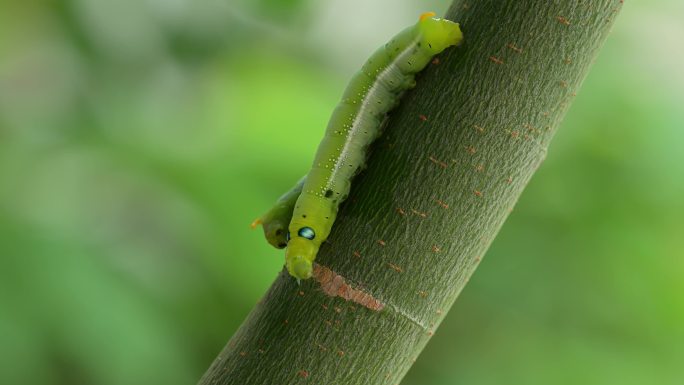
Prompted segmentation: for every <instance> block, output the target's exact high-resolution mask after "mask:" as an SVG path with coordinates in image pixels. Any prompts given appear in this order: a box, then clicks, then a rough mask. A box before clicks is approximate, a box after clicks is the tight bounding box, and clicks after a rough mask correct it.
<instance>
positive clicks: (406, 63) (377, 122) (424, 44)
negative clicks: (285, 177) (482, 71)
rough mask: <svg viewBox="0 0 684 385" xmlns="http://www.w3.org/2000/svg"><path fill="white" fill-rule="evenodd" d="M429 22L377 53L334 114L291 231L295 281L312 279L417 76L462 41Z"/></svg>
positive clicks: (450, 27)
mask: <svg viewBox="0 0 684 385" xmlns="http://www.w3.org/2000/svg"><path fill="white" fill-rule="evenodd" d="M429 16H431V14H430V15H428V14H425V15H423V16H421V18H420V20H419V21H418V22H417V23H416V24H415V25H413V26H411V27H408V28H406V29H405V30H403V31H401V32H400V33H399V34H398V35H396V36H395V37H394V38H393V39H392V40H391V41H390V42H389V43H387V44H386V45H384V46H383V47H381V48H380V49H378V50H377V51H376V52H375V53H373V55H372V56H371V57H370V58H369V59H368V61H366V63H365V64H364V65H363V67H362V69H361V71H359V72H358V73H357V74H356V75H355V76H354V77H353V78H352V80H351V81H350V83H349V85H348V86H347V89H346V90H345V92H344V94H343V96H342V101H341V102H340V104H339V105H338V106H337V108H336V109H335V111H334V112H333V115H332V117H331V119H330V122H329V123H328V127H327V129H326V132H325V136H324V137H323V140H322V141H321V144H320V145H319V147H318V151H317V152H316V157H315V159H314V162H313V166H312V168H311V171H310V172H309V174H308V175H307V177H306V181H305V183H304V187H303V189H302V193H301V195H300V196H299V198H298V199H297V202H296V204H295V207H294V212H293V214H292V221H291V222H290V225H289V233H290V236H291V239H290V241H289V242H288V244H287V251H286V254H285V265H286V267H287V270H288V272H289V273H290V275H292V276H293V277H295V278H297V279H308V278H310V277H311V274H312V264H313V261H314V259H315V258H316V254H317V253H318V249H319V248H320V246H321V244H322V243H323V242H324V241H325V240H326V239H327V238H328V235H329V234H330V230H331V229H332V225H333V223H334V222H335V217H336V216H337V211H338V208H339V205H340V203H342V202H343V201H344V200H345V199H346V198H347V196H348V195H349V189H350V187H351V180H352V178H353V177H354V175H356V173H358V171H359V170H360V169H361V168H363V167H364V165H365V161H366V155H367V152H368V146H369V145H370V144H371V143H372V142H373V141H374V140H375V139H376V138H377V137H378V136H379V135H380V126H381V123H382V121H383V120H384V118H385V116H386V114H387V113H388V112H389V111H390V110H391V109H392V108H394V107H395V106H396V104H398V102H399V99H400V97H401V95H402V94H403V93H404V92H405V91H406V90H408V89H411V88H413V87H414V86H415V75H416V73H418V72H420V71H421V70H422V69H423V68H425V67H426V66H427V65H428V63H429V62H430V61H431V60H432V57H433V56H435V55H436V54H438V53H440V52H442V51H443V50H445V49H446V48H448V47H450V46H452V45H456V44H458V43H459V42H460V41H461V40H462V39H463V35H462V33H461V30H460V28H459V25H458V24H457V23H454V22H452V21H449V20H445V19H438V18H432V17H429ZM305 227H309V228H311V229H313V231H314V232H315V238H314V239H312V240H310V239H307V238H304V237H301V236H299V235H298V232H299V230H300V229H302V228H305Z"/></svg>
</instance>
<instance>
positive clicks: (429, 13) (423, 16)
mask: <svg viewBox="0 0 684 385" xmlns="http://www.w3.org/2000/svg"><path fill="white" fill-rule="evenodd" d="M436 15H437V14H436V13H434V12H425V13H424V14H422V15H420V18H419V20H420V21H423V20H425V19H428V18H431V17H435V16H436Z"/></svg>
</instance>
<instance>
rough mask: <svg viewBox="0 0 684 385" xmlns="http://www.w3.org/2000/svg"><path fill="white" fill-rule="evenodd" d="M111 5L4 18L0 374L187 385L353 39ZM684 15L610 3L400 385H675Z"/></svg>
mask: <svg viewBox="0 0 684 385" xmlns="http://www.w3.org/2000/svg"><path fill="white" fill-rule="evenodd" d="M115 3H117V4H118V3H119V2H115ZM120 3H121V4H125V6H124V5H122V6H120V7H113V9H112V7H110V8H107V7H104V6H102V4H104V3H102V2H87V1H82V2H57V5H54V4H52V3H50V4H48V3H47V2H46V3H45V4H44V3H41V2H11V3H10V4H4V5H3V6H2V12H0V340H1V341H3V344H2V347H0V383H8V384H37V383H41V384H76V383H96V384H135V383H150V384H156V383H159V384H162V383H164V384H187V383H193V382H195V381H196V379H198V378H199V376H200V375H201V374H202V373H203V372H204V370H205V369H206V366H207V363H209V362H210V361H211V360H212V359H213V358H214V356H215V355H216V353H217V352H218V351H219V350H220V349H221V348H222V346H223V344H224V343H225V341H226V340H227V338H228V337H229V336H230V335H231V334H232V333H233V331H234V330H235V329H236V328H237V327H238V325H239V324H240V323H241V322H242V320H243V319H244V317H245V315H246V314H247V312H248V311H249V310H250V309H251V308H252V306H253V304H254V303H255V302H256V301H257V300H258V299H259V298H260V296H261V295H262V294H263V292H264V291H265V289H266V288H267V287H268V285H269V284H270V282H271V281H272V280H273V278H274V276H275V275H276V274H277V272H279V271H280V269H281V267H282V263H283V255H282V253H281V252H277V251H274V250H272V249H271V248H270V246H268V245H267V244H266V243H265V242H264V241H263V239H262V235H261V234H260V233H259V232H252V231H250V230H249V226H248V225H249V223H250V222H251V220H252V219H254V217H255V216H257V215H258V214H260V213H262V212H263V211H264V210H265V209H266V208H268V207H269V205H270V204H272V202H273V201H274V200H275V199H276V198H277V197H278V196H279V194H280V193H281V192H282V191H285V190H286V189H287V188H288V187H289V186H291V185H292V183H294V181H296V179H297V178H298V177H299V176H300V175H302V174H303V173H304V172H305V170H306V169H307V168H308V166H309V162H310V161H311V158H312V156H313V151H314V150H315V146H316V144H317V142H318V140H319V139H320V135H321V132H322V130H323V128H324V126H325V123H326V122H327V120H328V117H329V114H330V112H331V111H330V109H331V108H332V106H334V105H335V104H336V103H337V99H338V97H339V94H340V93H341V91H342V87H343V85H344V84H345V83H346V81H347V79H348V77H349V75H350V74H351V73H352V71H354V70H355V69H356V67H357V66H358V65H359V64H360V63H361V62H362V61H363V59H364V58H365V57H367V56H368V54H369V53H370V52H347V53H346V55H350V56H351V57H352V58H349V57H344V58H342V57H335V56H334V54H335V53H334V52H335V51H334V46H335V44H337V43H339V42H343V41H344V39H345V34H344V33H337V34H336V37H335V39H339V40H335V41H331V42H329V43H330V46H328V45H327V44H318V45H317V44H316V43H315V39H314V37H312V36H310V35H306V31H316V24H315V23H316V21H315V18H314V20H311V21H307V23H305V24H303V25H299V24H297V25H296V26H294V27H292V28H290V26H289V25H287V23H288V22H290V21H287V22H285V24H283V25H286V27H283V25H276V24H274V23H272V22H268V21H267V22H265V23H261V24H260V23H257V22H255V21H258V20H260V15H259V14H258V13H255V12H254V11H249V10H247V11H244V10H242V12H239V13H238V14H239V16H236V13H235V12H233V11H232V10H231V9H229V7H227V6H226V7H223V6H221V5H220V4H223V3H220V2H219V3H216V4H218V5H216V4H214V3H212V5H208V3H203V2H200V3H192V4H194V5H190V4H191V2H173V4H180V5H179V6H178V7H176V8H174V7H172V6H167V5H163V4H165V2H130V1H129V2H120ZM267 3H271V2H262V3H260V4H267ZM273 3H278V4H280V5H279V7H281V6H283V4H285V3H286V2H284V1H275V2H273ZM296 3H298V4H299V5H298V7H299V8H293V9H291V10H289V11H288V12H290V13H289V14H290V15H292V18H291V19H286V20H301V19H303V17H302V16H301V15H310V14H314V13H315V9H313V8H311V7H306V6H305V5H306V4H305V3H304V2H296ZM112 4H114V3H112ZM160 4H162V5H160ZM198 4H203V5H202V6H200V5H198ZM391 4H392V7H393V8H392V9H396V10H397V12H396V14H395V13H394V12H393V13H391V14H388V15H384V16H383V18H391V19H392V21H393V22H396V25H403V24H405V23H406V20H405V16H406V17H408V15H413V13H410V12H413V10H414V9H415V7H416V4H415V3H412V4H407V2H404V3H399V2H396V1H393V2H391ZM421 4H422V3H421ZM204 7H208V8H204ZM212 7H215V8H212ZM351 7H353V6H352V5H350V6H349V8H348V9H346V12H347V13H346V14H343V15H340V16H344V17H342V18H343V19H344V18H347V17H351V15H354V14H355V12H356V11H355V10H354V9H351ZM678 7H679V8H678ZM402 10H403V11H402ZM409 11H410V12H409ZM402 12H403V13H402ZM132 15H133V16H132ZM245 15H246V16H245ZM298 15H299V18H297V16H298ZM243 16H244V17H243ZM357 17H360V16H358V15H357ZM374 17H375V16H374ZM378 17H379V16H378ZM411 17H412V16H411ZM682 17H684V14H683V13H682V10H681V7H680V6H679V5H678V2H677V1H669V2H666V1H660V2H656V3H649V4H637V3H634V4H632V3H630V4H628V5H627V6H626V7H625V8H624V10H623V11H622V14H621V16H620V20H619V21H618V22H617V24H616V26H615V30H614V33H613V34H612V36H611V37H610V38H609V40H608V43H607V44H606V46H605V48H604V50H603V51H602V53H601V55H600V56H599V59H598V61H597V63H596V64H595V66H594V67H593V69H592V72H591V73H590V75H589V78H588V79H587V81H586V82H585V85H584V87H583V88H582V91H581V92H580V94H579V95H578V97H577V99H576V101H575V103H574V105H573V107H572V109H571V110H570V113H569V114H568V117H567V119H566V122H565V123H564V125H563V127H562V128H561V130H560V132H559V134H558V135H557V137H556V139H555V141H554V143H553V144H552V146H551V150H550V152H549V156H548V158H547V161H546V162H545V163H544V165H543V166H542V167H541V168H540V170H539V171H538V173H537V175H536V176H535V178H534V179H533V180H532V182H531V183H530V185H529V187H528V188H527V190H526V192H525V193H524V194H523V196H522V198H521V200H520V202H519V204H518V205H517V206H516V209H515V210H514V212H513V213H512V214H511V216H510V218H509V220H508V221H507V223H506V225H505V226H504V227H503V229H502V231H501V233H500V234H499V237H498V238H497V240H496V241H495V242H494V244H493V246H492V248H491V249H490V251H489V253H488V254H487V257H486V258H485V259H484V261H483V263H482V266H481V267H480V268H479V270H478V272H477V274H475V276H474V278H473V279H472V281H471V283H470V284H469V286H468V287H467V289H466V290H465V292H464V293H463V295H462V296H461V298H460V300H459V301H458V302H457V303H456V305H455V307H454V309H453V311H452V312H451V315H450V316H449V317H447V319H446V320H445V322H444V323H443V324H442V327H441V328H440V329H439V330H438V331H437V337H438V338H435V339H434V340H433V341H432V342H431V344H430V345H429V346H428V348H427V349H426V351H425V353H424V354H423V355H422V356H421V358H420V359H419V360H418V362H417V363H416V365H415V366H414V368H413V370H412V371H411V372H410V373H409V375H408V377H407V379H406V380H405V383H407V384H425V385H431V384H434V385H438V384H439V385H442V384H457V383H469V384H500V383H507V384H548V383H553V384H576V383H584V384H608V383H620V384H644V383H658V384H679V383H682V382H683V381H684V375H683V374H682V372H681V369H680V363H681V362H682V360H684V348H682V347H684V326H683V325H684V304H683V303H682V300H681V293H682V292H684V287H683V285H684V284H683V283H682V282H684V281H682V280H681V276H682V274H683V273H684V264H682V257H683V256H684V243H683V241H682V238H681V234H682V233H684V224H683V223H682V221H681V217H682V215H683V214H684V203H682V199H681V197H682V195H683V194H684V179H683V178H681V175H682V166H681V165H682V164H684V154H683V153H682V151H680V150H681V143H682V139H684V138H683V137H682V131H681V129H680V128H681V127H682V126H684V116H683V115H682V112H681V107H680V105H679V104H680V103H679V102H680V101H681V100H682V99H683V98H684V94H683V93H682V90H683V89H684V78H682V76H681V70H680V67H679V64H678V63H681V60H684V54H683V53H682V51H681V48H679V47H681V44H677V43H678V42H681V41H682V39H684V32H683V31H682V30H681V26H680V24H681V23H680V21H681V18H682ZM395 19H396V20H395ZM307 20H308V19H307ZM644 23H647V25H648V29H647V30H644V29H639V30H638V31H637V30H635V28H634V26H635V25H642V26H643V25H645V24H644ZM309 25H310V26H311V27H310V29H309ZM285 30H296V31H298V32H297V33H299V31H300V30H303V31H304V32H302V33H303V34H304V37H303V38H302V41H298V40H297V39H294V40H292V39H289V40H288V39H287V38H283V34H281V32H282V31H285ZM394 31H395V28H394V26H387V28H386V30H382V31H378V35H377V41H374V42H373V44H372V46H375V45H378V44H380V43H381V42H382V41H383V39H384V38H385V37H386V36H389V35H391V34H392V33H393V32H394ZM307 36H308V37H307ZM312 41H313V42H314V43H312ZM346 44H353V42H351V43H350V42H347V43H346ZM369 48H371V47H369ZM352 59H353V60H352ZM337 62H343V63H347V62H349V63H350V64H349V65H348V66H347V65H346V64H345V65H344V66H336V63H337ZM331 79H332V80H331ZM293 133H297V134H296V135H294V134H293Z"/></svg>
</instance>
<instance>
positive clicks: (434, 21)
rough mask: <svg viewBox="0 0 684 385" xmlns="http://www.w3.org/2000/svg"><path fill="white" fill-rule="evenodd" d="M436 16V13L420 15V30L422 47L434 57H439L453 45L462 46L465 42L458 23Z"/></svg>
mask: <svg viewBox="0 0 684 385" xmlns="http://www.w3.org/2000/svg"><path fill="white" fill-rule="evenodd" d="M434 16H435V13H434V12H427V13H424V14H422V15H420V19H419V20H418V30H419V31H420V35H421V46H422V47H423V48H424V49H427V50H428V51H430V53H432V54H433V55H437V54H438V53H440V52H442V51H444V50H445V49H446V48H448V47H451V46H452V45H458V44H460V43H461V41H462V40H463V33H462V32H461V28H460V27H459V25H458V23H454V22H453V21H451V20H447V19H438V18H435V17H434Z"/></svg>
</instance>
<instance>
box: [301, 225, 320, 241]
mask: <svg viewBox="0 0 684 385" xmlns="http://www.w3.org/2000/svg"><path fill="white" fill-rule="evenodd" d="M297 235H299V236H300V237H302V238H306V239H308V240H310V241H311V240H313V239H314V238H316V233H315V232H314V231H313V229H312V228H311V227H302V228H301V229H299V231H297Z"/></svg>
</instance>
